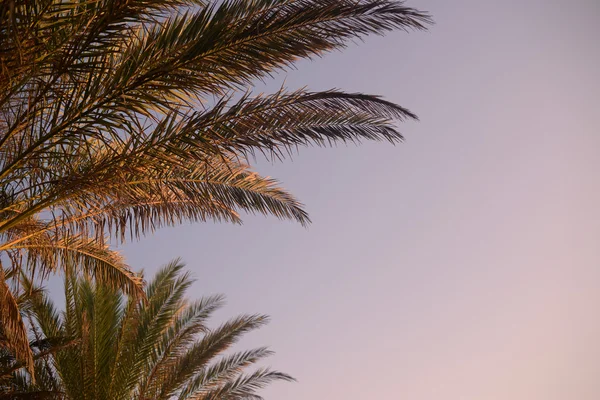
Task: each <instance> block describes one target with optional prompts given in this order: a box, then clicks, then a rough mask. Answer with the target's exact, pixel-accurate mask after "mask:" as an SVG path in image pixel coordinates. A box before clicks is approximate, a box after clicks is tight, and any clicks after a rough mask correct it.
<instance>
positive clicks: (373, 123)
mask: <svg viewBox="0 0 600 400" xmlns="http://www.w3.org/2000/svg"><path fill="white" fill-rule="evenodd" d="M429 22H430V19H429V17H428V15H427V14H426V13H422V12H420V11H417V10H415V9H412V8H410V7H406V6H405V5H404V3H403V2H402V1H395V0H223V1H221V0H219V1H217V0H214V1H205V0H85V1H83V0H23V1H16V0H6V1H3V2H1V3H0V49H1V50H0V254H3V255H4V256H3V257H2V260H3V262H5V263H6V264H5V265H4V266H1V267H0V270H1V271H0V300H1V302H0V325H2V326H3V330H4V332H5V333H6V334H7V337H8V338H9V340H8V341H7V346H9V347H10V349H11V351H13V352H14V353H15V354H16V355H17V356H18V357H19V358H20V359H22V360H25V361H26V362H27V364H28V365H29V367H30V369H31V367H32V365H33V358H32V357H33V354H32V353H31V351H30V348H29V345H28V340H27V335H26V329H25V326H24V324H23V321H22V319H21V318H20V316H19V308H18V304H17V298H18V296H19V293H18V288H19V287H20V285H19V282H18V279H19V277H20V276H21V271H23V270H26V271H27V273H28V275H29V276H31V275H35V274H38V276H39V274H41V275H42V276H45V275H46V274H48V273H50V272H52V271H57V270H59V269H62V268H63V267H64V265H68V264H75V265H78V266H79V268H81V269H83V270H85V271H87V273H89V274H93V276H95V277H96V279H98V280H99V281H102V282H103V283H104V284H107V285H110V286H112V287H113V288H117V287H118V288H120V289H122V290H124V291H125V292H126V293H128V294H131V295H139V296H143V294H144V292H143V289H142V288H143V282H142V280H141V278H140V277H139V276H137V275H136V274H134V273H133V272H132V271H131V270H130V268H129V267H128V266H127V265H126V264H125V262H124V261H123V260H122V258H121V257H120V256H119V254H118V253H116V252H114V251H112V250H111V249H109V247H108V246H107V244H106V238H107V237H112V238H114V239H116V240H120V241H123V240H125V239H127V238H136V237H139V236H140V235H143V234H145V233H147V232H151V231H152V230H154V229H156V228H159V227H161V226H163V225H173V224H177V223H180V222H182V221H205V220H208V219H213V220H218V221H230V222H239V221H240V215H239V211H246V212H251V213H262V214H271V215H275V216H277V217H279V218H288V219H293V220H296V221H299V222H300V223H302V224H306V223H308V222H309V218H308V215H307V213H306V212H305V210H304V209H303V206H302V204H301V203H299V202H298V201H297V200H296V199H295V198H294V197H293V196H292V195H291V194H289V193H288V192H287V191H285V190H284V189H283V188H281V187H280V186H279V183H278V182H277V181H276V180H273V179H270V178H267V177H262V176H260V175H258V174H257V173H255V172H253V171H252V170H251V168H250V166H249V165H248V164H247V162H246V160H247V159H248V156H251V155H254V154H256V153H261V154H265V155H266V156H268V157H275V158H284V157H285V156H286V155H287V154H288V152H290V151H294V150H295V149H296V148H297V147H299V146H304V145H309V144H316V145H328V144H331V143H334V142H338V141H355V142H356V141H361V140H387V141H390V142H392V143H393V142H397V141H399V140H401V139H402V136H401V134H400V133H399V131H398V130H397V127H396V122H398V121H401V120H404V119H411V118H416V117H415V115H414V114H413V113H411V112H410V111H409V110H407V109H405V108H403V107H400V106H398V105H396V104H393V103H390V102H388V101H385V100H383V99H381V98H379V97H377V96H371V95H365V94H357V93H346V92H342V91H339V90H329V91H324V92H310V91H307V90H298V91H291V92H290V91H286V90H284V89H282V90H280V91H278V92H276V93H272V94H258V95H257V94H253V93H251V91H250V87H251V85H252V82H254V81H255V80H261V79H266V78H267V77H269V76H270V75H271V74H273V73H274V72H276V71H278V70H281V69H284V68H287V67H289V66H291V65H293V64H294V62H296V60H298V59H302V58H312V57H315V56H319V55H321V54H323V53H324V52H328V51H331V50H334V49H339V48H342V47H344V46H345V45H346V44H347V43H349V42H350V41H352V40H356V39H360V38H362V37H364V36H365V35H368V34H383V33H385V32H386V31H390V30H394V29H403V30H408V29H423V28H424V27H425V26H426V25H427V24H428V23H429ZM11 277H12V278H11Z"/></svg>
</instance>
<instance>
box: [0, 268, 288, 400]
mask: <svg viewBox="0 0 600 400" xmlns="http://www.w3.org/2000/svg"><path fill="white" fill-rule="evenodd" d="M73 272H74V270H72V269H71V270H69V271H68V273H67V275H66V276H67V278H66V281H67V282H66V283H67V287H66V293H67V297H68V298H67V299H66V302H65V303H66V306H65V310H64V312H63V313H59V312H57V310H56V308H55V306H54V305H53V303H52V301H51V300H50V299H49V298H48V297H47V296H46V295H45V294H43V295H41V296H36V297H35V298H32V299H31V307H30V309H31V312H32V315H33V316H34V320H35V326H36V329H39V331H40V334H41V335H42V337H45V336H44V335H56V334H57V333H58V334H59V335H64V336H65V337H66V336H67V335H75V336H76V338H77V341H76V342H75V344H72V343H71V344H70V345H69V346H66V347H64V348H62V349H61V350H60V351H58V352H55V353H53V355H52V360H53V361H52V363H51V365H50V371H51V373H52V374H53V376H55V377H56V387H54V386H52V384H48V385H47V386H44V385H43V384H41V383H40V384H39V385H38V386H37V387H36V389H37V390H41V389H44V390H48V391H50V389H52V390H53V391H54V392H60V393H63V394H64V398H65V399H84V398H85V399H87V400H101V399H106V400H108V399H111V400H113V399H114V400H116V399H127V400H131V399H138V400H143V399H149V398H152V399H171V398H180V399H190V400H191V399H197V398H214V396H215V394H216V393H217V392H218V393H219V394H220V395H219V396H220V397H218V398H250V397H252V398H258V395H257V392H258V391H259V390H260V388H262V387H264V386H265V385H267V384H268V383H270V382H273V381H277V380H291V378H290V377H289V376H288V375H286V374H283V373H280V372H272V371H268V370H264V369H260V368H259V369H257V370H256V371H255V372H250V373H246V372H245V371H247V370H248V369H249V368H251V367H253V366H254V365H256V363H258V362H259V361H261V360H263V359H264V358H266V357H268V356H269V355H271V354H272V353H271V351H269V350H268V349H266V348H257V349H253V350H248V351H242V352H237V353H233V354H226V351H227V350H228V349H229V348H230V347H231V346H232V345H233V344H234V343H236V342H237V341H238V340H239V339H240V338H241V337H242V336H243V335H244V334H245V333H247V332H249V331H251V330H254V329H257V328H259V327H261V326H263V325H264V324H265V323H266V321H267V319H266V317H264V316H261V315H247V316H240V317H238V318H234V319H231V320H230V321H228V322H225V323H224V324H222V325H221V326H219V327H217V328H215V329H210V328H209V327H208V326H207V320H208V318H209V317H210V316H211V314H212V313H213V312H214V311H215V310H217V309H218V308H220V307H221V306H222V304H223V298H222V297H221V296H212V297H206V298H202V299H200V300H198V301H192V302H190V301H189V300H187V299H186V297H185V294H186V292H187V290H188V289H189V288H190V285H191V284H192V282H193V280H192V279H191V278H190V276H189V274H187V273H185V272H183V264H182V263H181V262H179V261H174V262H172V263H170V264H169V265H167V266H166V267H164V268H163V269H161V270H160V271H159V272H158V273H157V274H156V276H155V278H154V279H153V280H152V281H151V282H149V284H148V286H147V288H146V301H139V300H135V299H133V298H130V299H129V300H127V301H126V300H125V299H124V298H123V296H122V295H120V294H119V292H117V291H115V290H113V289H111V288H109V287H106V286H102V285H98V284H97V283H94V282H92V281H90V280H89V279H85V278H81V277H79V278H78V277H76V276H75V275H74V274H73ZM26 285H30V283H29V282H27V283H26ZM28 288H30V287H29V286H28ZM43 367H44V366H43V365H41V364H36V377H40V378H43V374H44V373H45V372H44V371H43V370H42V368H43ZM19 379H22V378H19ZM46 379H48V378H46ZM21 386H22V389H23V390H27V389H28V388H29V389H30V387H28V386H27V380H24V381H23V382H22V385H21ZM1 388H2V383H1V382H0V389H1Z"/></svg>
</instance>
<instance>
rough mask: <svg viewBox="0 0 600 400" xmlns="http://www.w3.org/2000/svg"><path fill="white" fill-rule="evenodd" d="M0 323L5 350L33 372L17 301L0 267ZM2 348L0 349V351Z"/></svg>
mask: <svg viewBox="0 0 600 400" xmlns="http://www.w3.org/2000/svg"><path fill="white" fill-rule="evenodd" d="M0 322H1V323H2V329H1V331H2V336H3V337H6V338H7V339H8V340H7V341H5V343H4V346H5V348H6V349H8V350H10V351H12V352H13V354H14V355H15V356H16V357H17V359H19V360H22V361H23V362H25V364H26V365H27V368H28V370H29V371H30V372H33V354H32V353H31V350H30V348H29V339H28V337H27V329H26V327H25V324H24V322H23V318H22V317H21V313H20V312H19V306H18V304H17V299H16V298H15V297H14V295H13V292H12V290H11V289H10V287H9V285H8V282H7V281H6V274H5V272H4V268H3V267H2V266H1V265H0ZM1 349H2V348H1V347H0V350H1Z"/></svg>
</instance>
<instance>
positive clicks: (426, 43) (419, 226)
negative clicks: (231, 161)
mask: <svg viewBox="0 0 600 400" xmlns="http://www.w3.org/2000/svg"><path fill="white" fill-rule="evenodd" d="M409 4H410V5H411V6H414V7H417V8H420V9H424V10H428V11H430V12H431V13H432V14H433V16H434V18H435V21H436V25H435V26H434V27H432V29H431V30H430V32H427V33H424V32H416V33H410V34H405V33H402V32H396V33H393V34H390V35H388V36H386V37H384V38H380V37H370V38H368V39H367V40H366V41H365V42H364V43H360V44H358V45H352V46H350V47H349V48H348V49H347V50H346V51H344V52H341V53H339V52H338V53H333V54H329V55H327V56H325V57H324V58H322V59H318V60H315V61H313V62H303V63H300V64H298V70H296V71H290V72H286V73H283V74H281V75H280V76H279V77H277V79H276V80H275V81H273V82H272V83H270V84H269V85H268V87H267V88H266V90H268V91H272V90H275V89H276V88H278V87H280V86H281V85H282V83H283V81H284V79H285V85H286V86H287V87H289V88H291V89H294V88H298V87H302V86H305V85H306V86H308V87H309V88H310V89H315V90H320V89H330V88H334V87H335V88H342V89H345V90H348V91H361V92H366V93H374V94H381V95H384V96H385V97H386V98H387V99H389V100H392V101H395V102H398V103H399V104H402V105H404V106H406V107H408V108H410V109H411V110H413V111H415V112H416V113H417V114H418V115H419V116H420V118H421V122H420V123H409V124H405V125H404V126H402V131H403V132H404V133H405V135H406V142H405V143H403V144H401V145H399V146H395V147H394V146H391V145H389V144H385V143H367V144H364V145H363V146H360V147H355V146H344V145H342V146H339V147H337V148H333V149H319V148H307V149H302V150H301V151H300V153H299V154H298V155H296V156H295V157H294V159H293V160H288V161H286V162H285V163H276V164H270V163H267V162H260V164H259V169H260V171H262V172H264V173H265V174H268V175H271V176H275V177H277V178H279V179H280V180H281V181H283V183H284V185H285V186H286V187H287V188H289V189H290V190H291V191H292V192H293V193H294V194H296V195H297V196H298V197H299V198H300V199H301V200H302V201H303V202H304V203H305V204H306V207H307V209H308V211H309V212H310V215H311V217H312V219H313V221H314V222H313V224H312V225H311V226H310V227H309V228H308V229H304V228H302V227H301V226H300V225H298V224H294V223H292V222H281V221H278V220H277V219H275V218H265V217H262V216H261V217H252V216H249V217H247V218H246V219H245V224H244V225H243V226H233V225H215V224H196V225H186V226H180V227H176V228H171V229H162V230H160V231H158V232H157V233H156V234H155V235H154V236H152V237H147V238H145V239H143V240H141V241H140V242H138V243H134V244H130V245H127V246H126V247H125V254H126V256H127V260H128V262H129V263H130V265H132V266H133V267H134V268H135V269H142V268H143V269H145V270H146V271H147V273H148V274H151V273H152V272H153V271H155V270H156V268H157V267H159V266H160V265H161V264H163V263H165V262H167V261H169V260H170V259H172V258H175V257H178V256H180V257H182V258H183V259H184V260H185V261H186V262H187V265H188V267H189V268H190V269H191V270H193V271H194V274H195V276H196V277H197V278H198V282H197V283H196V284H195V286H194V290H193V291H192V295H193V296H201V295H204V294H213V293H224V294H226V295H227V298H228V305H227V306H226V307H225V309H224V310H223V312H221V313H220V314H219V318H224V317H226V316H233V315H236V314H238V313H242V312H248V313H255V312H260V313H266V314H269V315H271V316H272V322H271V324H270V325H269V326H267V327H266V328H264V329H262V330H261V331H257V332H255V333H252V334H251V335H249V336H247V338H246V340H244V341H243V342H242V347H245V348H248V347H252V346H256V345H269V346H270V347H271V348H272V349H273V350H275V351H276V352H277V354H276V356H274V357H273V358H271V359H270V360H269V364H270V365H272V366H273V367H275V368H277V369H279V370H282V371H286V372H288V373H290V374H292V375H293V376H295V377H296V378H297V379H298V382H297V383H293V384H286V383H281V384H276V385H274V386H273V387H272V388H270V389H268V390H266V391H265V392H264V394H265V395H266V397H267V399H273V400H274V399H286V400H307V399H327V400H342V399H343V400H359V399H361V400H362V399H410V400H440V399H443V400H507V399H510V400H566V399H577V400H597V399H599V398H600V245H599V240H600V179H599V178H600V76H599V73H600V44H599V41H600V24H599V23H598V21H599V19H600V1H598V0H562V1H558V0H504V1H492V0H453V1H448V0H427V1H426V0H411V1H409Z"/></svg>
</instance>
